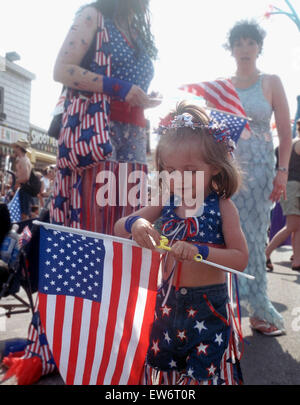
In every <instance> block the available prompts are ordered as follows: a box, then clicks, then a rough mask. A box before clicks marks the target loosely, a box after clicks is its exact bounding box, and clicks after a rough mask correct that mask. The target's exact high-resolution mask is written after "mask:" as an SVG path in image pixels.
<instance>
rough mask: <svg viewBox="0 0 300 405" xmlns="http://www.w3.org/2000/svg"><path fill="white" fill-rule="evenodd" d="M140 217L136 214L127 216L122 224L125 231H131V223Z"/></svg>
mask: <svg viewBox="0 0 300 405" xmlns="http://www.w3.org/2000/svg"><path fill="white" fill-rule="evenodd" d="M140 218H141V217H140V216H138V215H131V216H130V217H128V218H127V219H126V221H125V224H124V228H125V230H126V232H128V233H132V226H133V224H134V223H135V222H136V221H137V220H138V219H140Z"/></svg>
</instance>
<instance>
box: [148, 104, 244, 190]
mask: <svg viewBox="0 0 300 405" xmlns="http://www.w3.org/2000/svg"><path fill="white" fill-rule="evenodd" d="M186 113H187V114H190V115H191V116H192V117H193V118H192V121H193V122H195V123H198V124H201V127H200V128H198V127H196V128H191V127H188V126H184V127H179V128H168V129H167V130H165V131H164V132H163V134H162V135H161V136H160V139H159V142H158V145H157V148H156V155H155V161H156V168H157V170H158V171H159V172H161V171H163V170H164V167H163V162H162V159H161V153H162V150H163V149H165V148H166V147H168V146H169V145H171V144H174V143H175V144H176V145H177V146H179V144H180V143H181V142H184V144H186V143H187V142H188V141H191V142H193V143H194V142H196V143H198V145H199V150H200V151H201V152H200V153H201V157H202V158H203V160H204V161H205V163H206V164H208V165H211V166H212V167H213V168H214V169H216V170H217V171H218V173H217V174H216V175H214V176H213V177H212V181H211V186H210V187H211V190H212V191H215V192H216V193H217V194H218V195H219V196H220V197H222V198H230V197H231V196H232V195H233V194H234V193H235V192H236V191H237V190H238V189H239V187H240V185H241V171H240V169H239V168H238V165H237V162H236V161H235V159H234V158H233V157H232V155H231V153H230V152H229V151H228V147H227V145H226V143H225V142H217V141H216V140H215V138H214V136H213V134H212V131H211V130H210V129H209V128H208V124H209V123H210V118H209V116H208V115H207V114H206V112H205V110H204V109H203V108H201V107H199V106H197V105H194V104H189V103H188V102H187V101H181V102H180V103H178V104H177V106H176V109H175V111H172V112H171V114H170V116H169V117H170V118H171V119H172V118H174V117H176V116H178V115H182V114H186ZM179 153H180V151H179Z"/></svg>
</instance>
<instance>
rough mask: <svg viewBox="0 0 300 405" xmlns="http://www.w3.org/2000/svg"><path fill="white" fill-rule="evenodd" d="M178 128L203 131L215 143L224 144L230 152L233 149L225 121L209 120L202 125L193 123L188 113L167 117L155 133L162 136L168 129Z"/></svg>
mask: <svg viewBox="0 0 300 405" xmlns="http://www.w3.org/2000/svg"><path fill="white" fill-rule="evenodd" d="M172 118H173V119H172ZM179 128H191V129H192V130H196V129H205V130H207V131H208V132H209V134H211V135H212V136H213V137H214V139H215V141H216V142H218V143H219V142H224V143H226V146H227V148H228V150H229V151H230V152H232V151H233V150H234V149H235V142H234V141H233V140H232V139H231V132H230V128H229V127H228V126H227V124H226V122H225V121H221V122H219V121H217V120H215V119H214V118H211V119H210V121H209V123H208V124H203V123H202V122H194V121H193V116H192V115H191V114H189V113H184V114H181V115H176V116H175V117H172V116H171V115H168V116H167V117H166V118H165V119H163V120H161V122H160V125H159V127H158V130H157V133H158V134H159V135H164V134H165V133H166V132H167V131H169V130H170V129H179Z"/></svg>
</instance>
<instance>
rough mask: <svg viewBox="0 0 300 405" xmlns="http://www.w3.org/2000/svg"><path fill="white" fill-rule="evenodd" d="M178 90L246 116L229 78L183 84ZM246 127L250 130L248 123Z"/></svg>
mask: <svg viewBox="0 0 300 405" xmlns="http://www.w3.org/2000/svg"><path fill="white" fill-rule="evenodd" d="M180 90H183V91H187V92H189V93H192V94H194V95H196V96H201V97H203V98H204V99H205V100H207V101H208V102H209V103H211V104H212V105H213V106H214V107H215V108H217V109H219V110H222V111H227V112H229V113H231V114H236V115H239V116H242V117H246V113H245V111H244V108H243V106H242V103H241V101H240V98H239V96H238V94H237V92H236V90H235V88H234V85H233V84H232V82H231V80H230V79H218V80H214V81H210V82H200V83H192V84H185V85H183V86H181V87H180ZM246 128H247V129H248V130H249V131H250V126H249V123H247V124H246Z"/></svg>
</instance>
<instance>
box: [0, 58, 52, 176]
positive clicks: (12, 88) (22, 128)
mask: <svg viewBox="0 0 300 405" xmlns="http://www.w3.org/2000/svg"><path fill="white" fill-rule="evenodd" d="M34 79H35V75H34V74H33V73H31V72H29V71H28V70H26V69H24V68H22V67H21V66H19V65H18V64H16V63H14V62H12V61H10V60H8V59H7V58H3V57H1V59H0V170H1V171H4V170H13V168H14V159H13V149H12V144H13V143H15V142H16V141H17V140H18V139H20V138H22V139H24V138H25V139H27V140H28V141H29V143H30V153H29V157H30V160H31V162H32V164H33V167H35V168H37V169H38V170H40V169H43V168H45V167H46V166H48V165H50V164H55V162H56V152H57V141H56V140H55V139H52V138H50V137H49V136H48V134H47V131H46V130H44V129H41V128H38V127H36V126H34V125H31V124H30V103H31V83H32V81H33V80H34Z"/></svg>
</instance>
